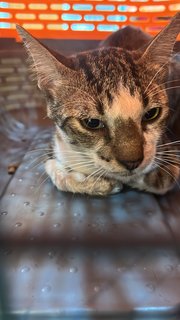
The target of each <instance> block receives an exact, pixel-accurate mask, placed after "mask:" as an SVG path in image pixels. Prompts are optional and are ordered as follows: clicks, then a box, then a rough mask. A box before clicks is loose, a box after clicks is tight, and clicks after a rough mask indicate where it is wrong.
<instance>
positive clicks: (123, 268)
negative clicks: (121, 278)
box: [117, 267, 125, 272]
mask: <svg viewBox="0 0 180 320" xmlns="http://www.w3.org/2000/svg"><path fill="white" fill-rule="evenodd" d="M124 270H125V267H118V268H117V271H118V272H123V271H124Z"/></svg>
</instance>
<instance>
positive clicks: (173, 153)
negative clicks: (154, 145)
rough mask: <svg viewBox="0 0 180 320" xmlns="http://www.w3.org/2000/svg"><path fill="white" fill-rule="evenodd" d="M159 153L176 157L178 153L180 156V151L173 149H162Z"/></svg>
mask: <svg viewBox="0 0 180 320" xmlns="http://www.w3.org/2000/svg"><path fill="white" fill-rule="evenodd" d="M157 152H158V153H159V154H172V155H176V153H177V155H178V153H179V152H180V150H179V149H172V150H162V149H160V151H158V150H157Z"/></svg>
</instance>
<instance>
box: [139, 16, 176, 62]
mask: <svg viewBox="0 0 180 320" xmlns="http://www.w3.org/2000/svg"><path fill="white" fill-rule="evenodd" d="M179 32H180V12H178V13H177V14H176V15H175V16H174V17H173V18H172V20H171V22H170V23H169V24H168V25H167V26H166V27H165V28H164V29H163V30H162V31H161V32H160V33H159V34H158V35H157V36H156V37H155V38H153V40H152V41H151V42H150V44H149V45H148V47H147V48H146V50H145V51H144V53H143V55H142V57H141V58H140V61H139V62H141V61H142V62H146V63H147V64H151V65H152V64H153V65H164V64H166V63H168V61H169V60H170V58H171V55H172V52H173V47H174V44H175V41H176V38H177V36H178V34H179Z"/></svg>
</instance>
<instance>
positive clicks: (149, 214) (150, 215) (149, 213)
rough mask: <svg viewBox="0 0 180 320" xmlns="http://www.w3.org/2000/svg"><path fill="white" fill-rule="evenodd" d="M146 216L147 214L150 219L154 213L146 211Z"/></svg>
mask: <svg viewBox="0 0 180 320" xmlns="http://www.w3.org/2000/svg"><path fill="white" fill-rule="evenodd" d="M146 214H147V216H148V217H152V216H153V214H154V212H153V211H152V210H148V211H147V212H146Z"/></svg>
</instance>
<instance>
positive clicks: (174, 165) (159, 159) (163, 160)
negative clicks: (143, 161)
mask: <svg viewBox="0 0 180 320" xmlns="http://www.w3.org/2000/svg"><path fill="white" fill-rule="evenodd" d="M155 159H157V160H158V161H161V162H162V163H166V164H167V165H171V166H173V167H175V168H178V167H179V166H178V165H176V164H173V163H171V161H168V160H167V159H164V158H163V159H162V158H159V157H155Z"/></svg>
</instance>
